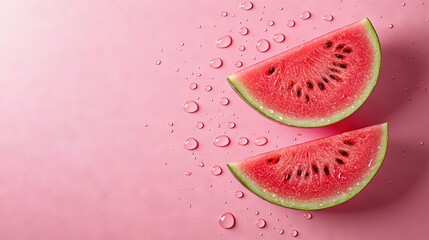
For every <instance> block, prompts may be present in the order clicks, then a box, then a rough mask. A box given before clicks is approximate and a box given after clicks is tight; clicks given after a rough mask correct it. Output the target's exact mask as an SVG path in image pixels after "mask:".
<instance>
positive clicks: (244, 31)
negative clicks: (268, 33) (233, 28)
mask: <svg viewBox="0 0 429 240" xmlns="http://www.w3.org/2000/svg"><path fill="white" fill-rule="evenodd" d="M238 33H240V35H242V36H245V35H247V34H248V33H249V29H248V28H247V27H241V28H240V29H239V30H238Z"/></svg>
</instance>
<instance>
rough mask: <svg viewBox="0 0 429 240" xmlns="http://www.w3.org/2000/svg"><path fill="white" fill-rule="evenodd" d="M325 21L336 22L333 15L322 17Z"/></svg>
mask: <svg viewBox="0 0 429 240" xmlns="http://www.w3.org/2000/svg"><path fill="white" fill-rule="evenodd" d="M322 19H323V20H325V21H327V22H330V21H332V20H334V17H333V16H332V15H325V16H323V17H322Z"/></svg>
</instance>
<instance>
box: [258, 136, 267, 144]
mask: <svg viewBox="0 0 429 240" xmlns="http://www.w3.org/2000/svg"><path fill="white" fill-rule="evenodd" d="M267 142H268V139H267V138H266V137H258V138H257V139H256V140H255V145H256V146H264V145H265V144H267Z"/></svg>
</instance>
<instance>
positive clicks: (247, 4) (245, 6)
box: [239, 1, 253, 11]
mask: <svg viewBox="0 0 429 240" xmlns="http://www.w3.org/2000/svg"><path fill="white" fill-rule="evenodd" d="M239 7H240V9H243V10H246V11H249V10H250V9H252V8H253V3H252V2H251V1H244V2H242V3H240V5H239Z"/></svg>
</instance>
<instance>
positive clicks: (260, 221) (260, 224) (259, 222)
mask: <svg viewBox="0 0 429 240" xmlns="http://www.w3.org/2000/svg"><path fill="white" fill-rule="evenodd" d="M265 225H266V222H265V220H264V219H258V220H257V221H256V226H257V227H258V228H263V227H265Z"/></svg>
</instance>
